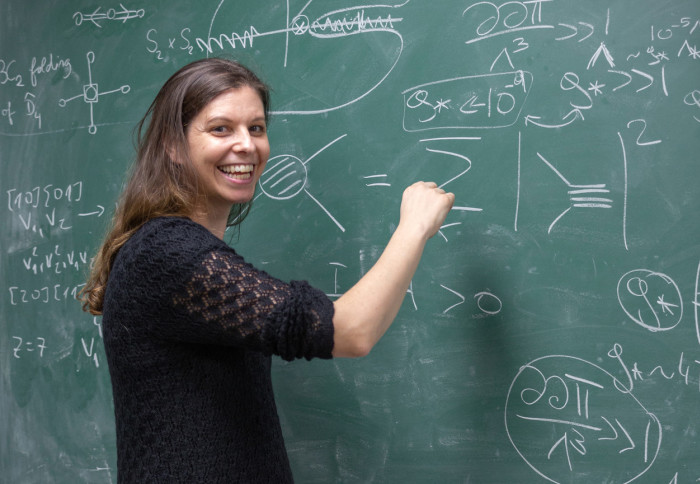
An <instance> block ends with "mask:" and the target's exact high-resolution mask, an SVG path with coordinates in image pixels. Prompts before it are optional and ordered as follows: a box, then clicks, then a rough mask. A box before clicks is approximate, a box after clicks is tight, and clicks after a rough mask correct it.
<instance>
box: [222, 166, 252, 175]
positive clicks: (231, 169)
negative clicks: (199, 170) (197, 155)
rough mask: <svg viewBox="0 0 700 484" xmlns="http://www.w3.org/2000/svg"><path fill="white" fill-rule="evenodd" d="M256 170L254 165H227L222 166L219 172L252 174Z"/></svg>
mask: <svg viewBox="0 0 700 484" xmlns="http://www.w3.org/2000/svg"><path fill="white" fill-rule="evenodd" d="M254 168H255V167H254V166H253V165H226V166H220V167H219V170H221V171H223V172H224V173H251V172H252V171H253V169H254Z"/></svg>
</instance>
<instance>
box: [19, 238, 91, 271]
mask: <svg viewBox="0 0 700 484" xmlns="http://www.w3.org/2000/svg"><path fill="white" fill-rule="evenodd" d="M89 264H90V257H89V256H88V251H87V250H84V251H78V252H77V253H76V251H75V250H71V251H68V250H65V249H62V248H61V247H60V246H59V245H55V246H54V247H53V249H52V250H51V251H49V252H44V253H40V252H39V248H38V247H36V246H35V247H33V248H32V250H31V253H30V255H29V256H25V257H22V266H23V267H24V269H26V270H27V272H30V273H32V274H35V275H36V274H43V273H47V274H57V275H58V274H63V273H64V272H66V271H68V270H71V271H73V270H74V271H76V272H79V273H81V272H80V271H82V270H84V269H85V268H86V267H87V266H88V265H89ZM81 274H82V273H81Z"/></svg>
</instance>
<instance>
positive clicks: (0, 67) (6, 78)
mask: <svg viewBox="0 0 700 484" xmlns="http://www.w3.org/2000/svg"><path fill="white" fill-rule="evenodd" d="M15 62H16V61H15V60H14V59H13V60H11V61H5V60H4V59H0V86H4V85H5V84H8V83H10V84H11V85H14V86H15V87H24V81H23V78H22V74H17V73H14V72H12V70H13V69H14V64H15Z"/></svg>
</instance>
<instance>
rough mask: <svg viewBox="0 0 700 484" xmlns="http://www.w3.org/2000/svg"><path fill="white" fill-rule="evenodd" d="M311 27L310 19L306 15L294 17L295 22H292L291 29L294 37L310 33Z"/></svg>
mask: <svg viewBox="0 0 700 484" xmlns="http://www.w3.org/2000/svg"><path fill="white" fill-rule="evenodd" d="M309 25H310V22H309V18H308V17H307V16H306V15H297V16H296V17H294V20H292V23H291V24H290V25H289V28H290V29H291V30H292V33H293V34H294V35H304V34H305V33H306V32H308V31H309Z"/></svg>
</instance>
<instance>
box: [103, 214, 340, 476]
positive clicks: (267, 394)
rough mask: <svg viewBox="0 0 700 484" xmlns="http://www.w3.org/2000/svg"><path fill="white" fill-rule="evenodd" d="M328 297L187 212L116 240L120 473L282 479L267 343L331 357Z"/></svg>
mask: <svg viewBox="0 0 700 484" xmlns="http://www.w3.org/2000/svg"><path fill="white" fill-rule="evenodd" d="M332 318H333V304H332V302H331V301H330V300H329V299H328V298H327V297H326V296H325V295H324V294H323V293H322V292H321V291H318V290H316V289H313V288H312V287H310V286H309V285H308V284H307V283H306V282H292V283H290V284H288V283H285V282H282V281H279V280H277V279H274V278H272V277H270V276H269V275H267V274H266V273H265V272H262V271H260V270H257V269H255V268H254V267H253V266H251V265H250V264H247V263H246V262H245V261H244V260H243V259H242V258H241V257H240V256H239V255H237V254H236V252H235V251H234V250H233V249H231V248H230V247H228V246H227V245H226V244H225V243H224V242H223V241H221V240H220V239H218V238H216V237H215V236H214V235H213V234H212V233H211V232H209V231H208V230H207V229H206V228H204V227H202V226H201V225H199V224H196V223H194V222H192V221H190V220H188V219H184V218H176V217H166V218H158V219H154V220H151V221H149V222H148V223H146V224H145V225H144V226H143V227H142V228H141V229H139V230H138V231H137V232H136V233H135V234H134V235H133V236H132V237H131V239H129V241H128V242H127V243H126V244H125V245H124V246H123V247H122V248H121V250H120V251H119V253H118V255H117V258H116V260H115V261H114V265H113V267H112V271H111V273H110V276H109V283H108V285H107V290H106V294H105V299H104V312H103V319H102V325H103V334H104V343H105V350H106V353H107V359H108V362H109V371H110V375H111V380H112V389H113V395H114V407H115V417H116V425H117V461H118V466H117V467H118V469H117V477H118V481H119V482H120V483H139V484H142V483H152V482H163V483H166V482H167V483H217V482H222V483H223V482H225V483H236V482H240V483H267V482H270V483H272V482H274V483H285V482H292V474H291V470H290V467H289V461H288V458H287V454H286V451H285V448H284V442H283V439H282V432H281V428H280V423H279V419H278V416H277V409H276V407H275V402H274V396H273V392H272V386H271V379H270V355H271V354H276V355H279V356H281V357H282V358H284V359H286V360H292V359H294V358H301V357H304V358H307V359H310V358H312V357H320V358H330V357H331V350H332V348H333V325H332Z"/></svg>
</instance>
